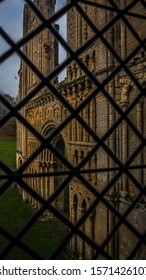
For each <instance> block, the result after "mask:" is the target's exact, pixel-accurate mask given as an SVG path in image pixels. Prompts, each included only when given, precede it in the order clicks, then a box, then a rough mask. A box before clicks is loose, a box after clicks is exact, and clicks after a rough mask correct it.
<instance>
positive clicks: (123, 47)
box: [121, 0, 126, 60]
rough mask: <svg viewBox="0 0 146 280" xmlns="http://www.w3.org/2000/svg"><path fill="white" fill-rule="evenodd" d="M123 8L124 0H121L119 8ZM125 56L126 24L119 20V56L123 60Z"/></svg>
mask: <svg viewBox="0 0 146 280" xmlns="http://www.w3.org/2000/svg"><path fill="white" fill-rule="evenodd" d="M124 8H125V0H121V9H124ZM125 57H126V25H125V23H124V22H123V21H122V20H121V58H122V59H123V60H124V59H125Z"/></svg>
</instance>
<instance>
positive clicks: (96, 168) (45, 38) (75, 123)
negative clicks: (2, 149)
mask: <svg viewBox="0 0 146 280" xmlns="http://www.w3.org/2000/svg"><path fill="white" fill-rule="evenodd" d="M5 1H6V0H5ZM66 2H67V3H66ZM25 3H26V4H25V8H24V21H23V22H24V26H23V32H24V34H23V38H22V39H20V40H19V41H18V42H14V41H13V40H12V38H11V36H9V35H8V34H7V32H6V31H5V30H4V28H1V29H0V31H1V36H2V38H3V40H5V41H6V43H7V44H8V45H9V46H10V48H9V49H8V50H6V51H5V52H4V53H3V54H2V55H1V62H5V61H6V60H8V59H9V57H10V56H11V55H12V54H14V53H17V54H18V55H19V56H20V58H21V66H20V71H19V77H20V86H19V98H20V101H19V103H18V104H17V105H16V106H13V105H12V104H10V103H9V102H8V101H7V99H6V98H5V97H4V96H3V95H0V101H1V102H2V103H3V104H4V105H5V106H6V107H7V108H8V113H7V114H6V115H5V116H4V117H3V118H1V119H0V126H1V127H3V126H4V125H5V124H6V123H7V122H8V121H9V120H10V119H11V118H13V117H15V118H16V119H17V170H15V171H13V170H11V168H10V167H9V166H7V165H6V164H5V163H4V162H2V161H0V167H1V169H2V170H3V173H4V175H0V178H1V179H2V180H4V181H3V183H2V185H1V187H0V195H1V197H2V196H3V195H4V194H5V193H6V191H7V190H8V189H10V188H11V185H12V184H15V185H17V188H18V190H19V193H20V194H21V195H22V198H23V200H24V201H25V203H26V204H28V205H29V206H30V205H31V207H32V208H33V209H35V212H34V214H33V215H32V217H31V219H30V220H29V221H28V222H27V223H26V224H25V225H23V226H22V228H21V229H20V230H19V232H18V234H17V235H15V236H13V234H12V233H11V232H9V230H7V229H5V228H4V227H3V226H1V225H0V234H1V236H2V237H3V238H6V239H7V241H8V244H7V245H6V246H5V247H4V248H2V250H0V256H1V258H6V257H7V255H8V254H9V252H10V251H11V250H12V249H13V248H14V247H16V246H17V247H18V248H19V249H21V250H23V251H24V252H25V253H26V254H28V255H29V256H30V257H31V258H33V259H42V256H41V255H40V253H39V252H36V251H35V250H33V249H32V248H31V247H30V246H28V245H27V243H26V242H25V236H26V235H27V234H29V232H30V231H31V229H32V228H33V226H34V225H35V223H36V221H37V220H38V219H47V220H48V221H47V223H51V221H52V220H57V221H58V220H59V221H61V223H62V224H63V225H64V226H66V227H67V229H68V230H67V234H66V237H65V238H63V240H62V239H60V243H59V245H58V246H57V247H56V248H55V250H54V251H53V253H52V254H51V256H50V255H49V253H48V255H47V256H46V258H50V259H54V258H58V256H59V254H60V253H61V252H62V251H63V250H64V249H66V252H67V257H68V258H80V259H100V258H101V259H121V258H122V259H132V258H138V259H144V258H146V223H145V217H146V198H145V195H146V185H145V178H146V173H145V168H146V165H145V163H146V150H145V143H146V141H145V135H146V115H145V112H146V110H145V109H146V101H145V92H146V88H145V84H146V73H145V69H146V46H145V42H146V28H145V27H146V2H145V1H144V0H139V1H138V0H133V1H126V0H118V1H113V0H108V1H103V0H100V1H86V0H84V1H65V3H64V6H63V8H62V9H60V10H59V11H57V12H56V13H55V9H54V8H55V1H46V0H42V1H41V0H38V1H30V0H25ZM63 16H66V18H67V28H66V33H67V40H66V39H64V38H63V37H62V36H61V35H60V34H59V32H58V25H56V22H57V20H58V19H59V18H60V17H63ZM58 43H59V44H60V45H62V47H63V48H64V49H65V51H66V53H67V58H66V59H65V60H64V61H63V62H61V63H60V64H58ZM64 69H66V72H67V78H66V79H65V80H64V81H63V82H58V75H59V74H60V73H61V72H62V71H63V70H64ZM6 207H7V206H6Z"/></svg>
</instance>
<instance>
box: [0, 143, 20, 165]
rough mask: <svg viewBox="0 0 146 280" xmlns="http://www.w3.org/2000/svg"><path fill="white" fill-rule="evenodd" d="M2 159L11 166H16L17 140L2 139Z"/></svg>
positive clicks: (0, 145) (0, 155) (0, 151)
mask: <svg viewBox="0 0 146 280" xmlns="http://www.w3.org/2000/svg"><path fill="white" fill-rule="evenodd" d="M0 160H1V161H3V162H4V163H5V164H7V165H8V166H9V167H11V168H13V169H15V167H16V140H15V139H14V138H13V139H9V138H8V139H0Z"/></svg>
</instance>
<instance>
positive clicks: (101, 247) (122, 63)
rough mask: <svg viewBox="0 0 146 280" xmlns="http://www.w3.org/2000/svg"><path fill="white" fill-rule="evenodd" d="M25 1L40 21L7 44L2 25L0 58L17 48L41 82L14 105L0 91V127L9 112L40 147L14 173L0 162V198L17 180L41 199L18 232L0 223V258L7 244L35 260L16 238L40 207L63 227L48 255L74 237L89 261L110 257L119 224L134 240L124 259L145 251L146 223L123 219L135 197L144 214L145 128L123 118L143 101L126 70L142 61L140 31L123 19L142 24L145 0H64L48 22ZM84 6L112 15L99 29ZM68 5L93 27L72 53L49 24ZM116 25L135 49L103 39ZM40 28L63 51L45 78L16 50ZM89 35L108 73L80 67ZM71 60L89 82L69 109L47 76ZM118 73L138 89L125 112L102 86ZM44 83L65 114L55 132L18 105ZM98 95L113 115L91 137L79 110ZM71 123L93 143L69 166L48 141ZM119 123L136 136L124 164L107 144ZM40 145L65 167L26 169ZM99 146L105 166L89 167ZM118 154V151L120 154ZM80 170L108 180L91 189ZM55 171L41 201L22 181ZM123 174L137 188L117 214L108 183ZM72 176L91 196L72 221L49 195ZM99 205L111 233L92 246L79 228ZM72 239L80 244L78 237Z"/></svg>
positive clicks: (66, 10) (141, 85)
mask: <svg viewBox="0 0 146 280" xmlns="http://www.w3.org/2000/svg"><path fill="white" fill-rule="evenodd" d="M25 2H26V3H27V4H28V5H29V7H30V8H31V9H32V10H33V12H34V13H35V14H36V15H37V18H38V19H39V20H40V24H39V26H38V27H36V28H35V29H34V30H33V31H31V32H30V33H28V34H26V35H25V36H24V37H23V38H22V39H21V40H20V41H18V42H14V41H13V40H12V39H11V38H10V36H9V35H8V34H7V33H6V32H5V30H4V29H3V28H1V35H2V37H3V39H4V40H5V41H6V42H7V43H8V44H9V45H10V49H9V50H7V51H6V52H5V53H3V54H2V56H1V62H4V61H5V60H7V59H8V58H9V57H10V56H11V55H12V54H13V53H15V52H16V53H17V54H18V55H19V56H20V58H21V59H22V61H23V62H24V63H25V64H26V65H28V67H29V68H30V69H31V70H32V71H33V72H34V73H35V75H36V76H37V77H38V79H39V81H40V82H39V83H38V84H37V85H36V86H35V87H34V88H33V89H32V90H31V91H30V92H29V94H27V95H26V96H24V97H23V98H22V99H21V101H20V102H19V104H17V105H16V106H15V107H13V106H12V105H11V104H10V103H9V102H8V101H7V100H6V99H5V98H4V97H3V96H0V100H1V101H2V102H3V104H4V105H5V106H6V107H7V108H8V109H9V113H7V115H5V116H4V117H3V118H2V119H1V120H0V126H1V127H2V126H3V125H4V124H5V123H6V122H7V121H8V120H9V119H10V118H12V117H15V118H16V119H17V120H18V121H19V122H20V123H21V124H23V126H25V127H26V128H27V130H28V131H29V132H30V133H32V135H33V136H34V137H35V138H36V139H37V140H38V141H39V143H40V144H39V147H38V148H37V149H36V150H35V151H34V152H33V153H32V154H31V155H30V156H29V157H27V158H26V160H25V162H24V163H23V164H22V165H21V166H19V167H18V169H17V171H15V172H13V171H12V170H11V169H10V168H9V167H8V166H6V165H5V164H4V162H1V161H0V167H1V169H2V170H3V171H4V172H5V173H6V174H7V175H1V179H3V180H4V179H5V180H6V181H5V182H4V183H3V184H2V186H1V188H0V195H2V194H3V193H4V192H5V191H6V190H7V189H8V188H9V187H10V185H11V184H12V183H14V182H15V183H16V184H18V185H19V187H21V189H22V190H24V191H25V192H26V193H27V194H29V195H30V196H31V197H33V198H34V199H35V200H37V201H38V202H39V203H40V205H41V207H40V208H39V209H38V210H37V211H36V212H35V214H34V216H33V218H32V219H31V220H30V221H29V222H28V224H27V225H25V226H24V227H23V228H22V229H21V230H20V232H19V233H18V234H17V236H15V237H14V236H12V234H11V233H10V232H8V231H6V230H5V229H4V228H2V227H1V228H0V230H1V235H2V236H4V237H5V238H7V239H8V240H9V241H10V243H9V245H8V246H6V247H5V248H4V250H2V251H1V252H0V256H1V258H5V257H6V256H7V254H8V252H9V251H10V250H11V249H12V248H13V247H14V246H18V247H19V248H21V249H22V250H24V251H25V252H27V253H28V254H30V256H31V257H32V258H34V259H41V256H40V255H39V253H38V252H35V251H33V250H32V249H31V248H29V247H28V246H27V245H26V244H25V243H24V242H22V238H23V237H24V236H25V235H26V233H27V232H29V230H30V229H31V227H32V226H33V225H34V223H35V222H36V221H37V220H38V219H39V218H40V217H41V215H42V214H43V213H44V212H45V211H46V210H49V211H50V212H51V213H52V214H53V215H54V216H55V217H56V218H57V219H59V220H60V221H61V222H62V223H63V224H65V225H66V226H67V227H68V229H69V232H68V234H67V236H66V238H65V239H64V240H63V242H62V243H61V245H59V246H58V248H57V249H56V251H55V252H54V253H53V254H52V256H51V257H50V258H51V259H54V258H57V256H58V255H59V253H60V252H61V251H62V250H63V249H64V248H65V247H66V246H67V245H68V244H69V242H70V243H71V242H73V241H72V240H73V238H74V236H75V238H78V240H83V243H84V242H85V244H87V245H89V247H90V248H91V249H92V258H93V259H97V258H100V257H102V258H105V259H113V258H116V257H117V256H116V253H115V252H114V253H113V254H112V253H111V252H112V251H114V250H115V249H110V248H111V247H112V246H115V245H111V244H113V243H112V240H113V238H114V244H115V242H116V239H117V238H118V237H117V236H118V231H119V229H120V226H121V225H124V226H125V228H126V229H127V230H128V231H130V232H132V234H133V235H134V236H135V238H136V239H137V240H138V241H137V242H135V244H134V245H133V248H132V250H131V251H130V253H129V254H128V255H127V256H126V258H128V259H131V258H135V256H136V254H137V252H138V250H139V248H141V246H142V248H143V247H144V248H145V245H146V228H145V229H144V232H143V233H140V232H139V231H138V230H137V229H136V227H135V226H134V225H133V223H131V221H130V219H127V217H128V216H129V215H130V213H132V211H133V209H135V207H136V205H137V204H138V203H139V202H140V201H144V202H143V205H142V207H143V208H142V209H143V210H142V211H143V215H145V193H146V186H145V175H144V170H145V168H146V165H145V150H144V148H145V133H146V132H145V126H144V128H143V131H140V129H139V128H138V127H137V125H136V124H135V123H134V122H133V120H132V118H131V115H130V114H131V113H132V112H133V110H134V109H135V108H136V106H137V104H139V102H140V101H141V100H142V102H143V104H145V81H144V79H143V80H141V79H139V78H137V75H136V74H135V72H133V68H132V67H133V65H136V61H138V62H139V63H142V65H145V52H146V46H145V42H146V38H145V37H144V36H141V34H140V32H137V30H135V28H134V27H133V25H132V23H131V22H132V21H130V20H129V18H130V19H132V20H133V19H138V20H142V21H143V24H145V25H146V21H145V20H146V14H145V8H146V2H145V1H144V0H139V1H138V0H135V1H129V2H130V3H129V2H128V4H127V5H126V6H125V7H123V8H121V7H120V5H119V4H120V1H113V0H108V1H68V3H67V4H66V5H64V7H63V8H62V9H61V10H59V11H58V12H56V13H55V14H53V15H52V16H51V17H50V18H49V19H46V18H45V17H44V15H43V14H42V13H41V12H40V10H39V9H38V8H37V6H36V5H35V4H34V2H33V1H30V0H25ZM107 2H108V3H107ZM117 2H118V3H117ZM121 2H122V1H121ZM84 5H87V7H92V8H94V9H95V8H96V9H98V11H105V12H106V13H107V15H111V14H112V16H111V18H110V16H109V18H108V20H107V23H106V24H105V25H104V26H102V28H97V26H96V25H95V23H94V22H93V21H92V20H91V18H90V17H89V16H88V13H86V11H85V9H84V7H85V6H84ZM136 5H141V6H142V7H143V10H144V13H143V14H140V13H136V12H135V11H134V8H135V6H136ZM73 9H75V10H76V13H78V14H79V15H80V17H81V18H82V22H83V24H84V23H86V24H87V27H86V28H87V29H90V30H92V36H90V37H89V38H88V39H87V40H85V42H84V43H83V44H82V45H79V46H78V48H77V49H76V50H73V48H71V47H70V45H69V44H68V43H67V42H66V41H65V39H63V38H62V36H61V35H60V34H59V33H58V31H57V30H56V29H55V27H54V25H53V23H54V22H55V21H56V20H58V19H59V18H60V17H61V16H63V15H65V14H67V13H69V11H71V10H73ZM119 22H122V24H123V25H124V26H125V28H127V30H128V32H130V34H132V36H133V40H134V41H136V42H137V44H136V46H134V47H133V49H132V50H131V51H130V52H129V54H128V55H127V56H125V57H122V56H121V55H120V54H119V53H118V52H117V50H116V48H115V47H114V45H112V44H111V42H110V39H109V38H108V35H107V33H108V32H109V31H110V30H111V29H113V28H114V27H115V26H117V24H118V23H119ZM45 28H47V29H48V30H49V32H50V33H51V34H53V36H54V37H55V38H56V39H57V41H58V42H59V43H60V44H61V45H62V46H63V48H64V49H65V50H66V52H67V53H68V57H67V59H66V60H65V61H64V62H63V63H61V64H60V65H59V66H57V67H56V68H55V69H54V70H52V71H51V72H50V73H48V74H47V75H44V74H43V73H42V71H40V70H39V68H37V67H36V65H35V64H34V63H33V62H32V61H31V59H30V58H29V57H28V56H27V55H26V53H25V51H24V49H23V46H25V45H26V44H27V43H28V42H29V41H30V40H31V39H32V38H34V36H37V35H38V34H39V33H40V32H42V31H43V30H44V29H45ZM143 28H144V27H143ZM144 29H145V28H144ZM96 40H100V42H101V43H102V45H103V46H104V47H105V48H106V50H107V52H108V56H111V57H112V62H114V63H111V64H110V67H109V69H108V70H107V69H106V73H107V75H106V77H104V78H103V79H100V78H99V75H98V68H96V69H94V70H95V71H91V69H90V67H88V64H85V63H84V62H83V60H82V55H83V54H84V53H85V52H87V50H88V49H89V48H90V46H92V45H93V44H94V43H95V42H96ZM139 53H142V54H141V57H140V59H139V56H138V57H137V54H139ZM135 57H136V60H135V62H133V63H135V64H132V63H131V61H134V59H135ZM107 59H108V57H107ZM141 61H142V62H141ZM71 63H76V64H77V65H78V68H80V69H82V71H83V73H84V80H85V81H87V82H89V83H91V84H92V85H93V90H92V92H91V93H90V94H87V96H86V97H85V98H84V99H83V101H82V102H81V103H80V104H78V105H77V106H75V107H73V106H72V105H71V104H70V103H69V101H68V100H67V98H66V96H65V95H64V94H62V91H61V90H60V89H59V86H56V85H55V84H54V83H53V82H52V80H53V78H54V77H56V76H58V74H59V73H60V72H61V71H62V70H63V69H65V68H66V67H67V68H68V67H69V65H71ZM144 67H145V66H144ZM139 69H140V68H138V66H137V71H138V70H139ZM139 71H141V70H139ZM96 72H97V73H96ZM121 73H124V74H123V76H126V77H128V79H129V80H130V81H132V83H133V84H134V86H135V88H136V91H137V95H136V97H135V98H133V100H131V102H130V105H129V104H128V106H127V107H126V108H125V107H124V109H123V107H121V106H120V105H119V102H118V100H116V99H115V98H114V95H113V93H109V90H108V86H109V84H110V83H112V81H113V79H117V76H118V77H119V76H120V75H122V74H121ZM100 74H101V73H100ZM73 82H74V81H72V83H73ZM66 83H67V81H66ZM44 87H46V88H47V89H48V92H51V93H52V95H53V97H54V98H55V99H56V100H57V101H58V102H59V104H61V105H62V106H63V107H64V108H65V110H66V111H67V112H68V114H67V116H66V118H65V119H64V120H62V121H61V123H60V124H59V125H58V126H56V127H55V129H52V130H51V131H50V133H48V134H46V135H42V134H41V133H40V132H39V131H38V130H37V129H36V128H35V126H33V124H31V122H29V121H28V119H26V118H25V115H23V114H22V110H23V108H25V106H27V104H28V103H29V102H31V101H32V100H34V98H35V97H36V95H37V94H38V93H39V92H41V90H42V89H43V88H44ZM62 88H63V89H64V85H62ZM62 88H61V89H62ZM116 88H118V85H116ZM101 94H102V96H103V98H105V100H106V102H107V104H108V108H109V112H110V114H111V115H112V116H115V118H114V121H113V123H112V122H111V121H110V120H108V121H109V122H110V125H109V128H108V129H107V130H106V132H105V133H103V134H102V135H101V134H100V133H99V134H98V133H97V132H96V131H95V130H94V129H93V128H92V127H91V126H90V121H89V122H87V121H86V120H85V119H84V118H83V115H82V112H83V110H84V109H85V108H87V106H88V104H90V102H92V101H93V100H95V99H96V98H98V96H100V95H101ZM40 98H41V95H40ZM126 98H127V97H126ZM122 101H123V100H122ZM124 101H125V100H124ZM126 101H127V100H126ZM126 101H125V102H126ZM125 104H126V103H125ZM144 106H145V105H143V108H145V107H144ZM144 117H145V115H144V113H143V120H142V122H143V124H144V123H145V120H144ZM72 121H73V122H74V121H76V122H77V123H78V124H79V126H80V127H83V128H84V130H85V132H86V133H88V135H89V137H91V138H92V141H93V143H94V145H93V146H92V147H91V148H90V150H89V151H88V153H87V155H86V156H84V157H83V158H82V160H81V161H80V162H77V165H76V166H75V165H74V164H73V162H71V161H70V160H69V159H68V158H67V157H66V156H65V155H64V154H62V153H60V151H59V150H58V149H57V148H56V147H55V145H54V144H53V143H54V142H53V141H55V139H56V137H57V136H58V135H59V134H60V133H62V131H63V129H65V128H66V127H67V125H69V124H70V123H71V122H72ZM97 123H98V120H97ZM125 123H126V124H127V126H128V129H129V130H130V131H132V133H133V134H134V135H135V139H137V140H134V141H137V142H138V145H137V147H136V148H134V149H133V151H132V152H131V154H130V155H129V157H127V158H126V160H125V162H123V154H119V153H118V152H117V151H115V150H114V148H113V144H112V143H113V142H114V145H116V144H115V143H117V142H118V141H119V138H117V129H119V127H121V129H123V127H124V124H125ZM76 133H77V132H76ZM133 134H132V135H133ZM113 135H114V136H113ZM118 137H120V136H118ZM127 137H128V136H127ZM89 139H90V138H89ZM117 139H118V140H117ZM127 139H128V138H127ZM127 141H128V140H127ZM88 142H89V143H90V140H88ZM74 145H78V144H74ZM117 146H118V145H117ZM44 149H49V151H50V152H51V153H52V154H53V155H54V156H55V158H57V159H58V160H59V162H61V163H62V164H63V166H64V170H61V171H59V170H57V171H55V170H53V171H52V172H49V173H46V172H39V173H34V172H31V173H29V172H26V171H27V168H28V167H29V166H30V165H31V164H32V163H33V161H34V160H35V159H36V158H37V157H38V156H39V155H40V154H41V152H42V151H43V150H44ZM100 149H102V150H103V153H105V154H106V155H107V161H108V165H107V166H106V167H105V166H104V165H103V166H99V167H95V168H94V166H93V165H91V166H90V164H89V162H90V160H91V158H92V157H93V156H94V157H95V154H96V155H97V157H98V151H99V150H100ZM121 150H122V148H121ZM142 151H143V156H142V161H141V162H139V163H138V164H135V163H133V162H134V160H135V159H136V158H137V156H138V155H139V153H140V152H142ZM122 152H123V153H124V151H122ZM122 152H121V153H122ZM95 159H96V157H95ZM133 170H134V171H135V170H136V172H138V174H139V173H140V172H143V175H142V176H143V180H142V181H139V180H138V177H136V176H135V174H134V173H133ZM141 170H142V171H141ZM87 174H88V176H89V177H90V176H92V174H96V176H97V179H98V175H99V174H107V179H108V180H107V181H106V182H104V187H103V189H98V188H97V187H96V186H94V184H93V183H92V182H91V180H90V178H89V177H88V178H87V176H86V175H87ZM60 175H61V176H63V180H62V182H61V183H60V184H59V186H58V187H57V188H56V189H55V190H54V192H53V193H52V194H51V196H49V197H48V199H47V200H46V199H45V198H43V197H42V196H41V195H40V194H39V193H37V192H36V191H35V189H33V188H32V187H31V185H30V184H28V181H27V179H31V178H45V177H46V176H47V178H57V177H59V176H60ZM124 176H125V177H126V178H127V179H126V180H130V182H131V184H132V185H133V186H134V187H135V189H136V191H137V195H136V196H135V197H134V199H133V200H131V201H130V203H129V205H128V207H127V209H126V211H125V212H124V213H121V212H120V211H119V209H118V208H117V207H115V203H119V200H118V198H119V196H118V193H120V192H118V191H117V190H118V189H117V187H115V186H117V185H118V184H120V183H119V182H120V179H121V178H123V177H124ZM125 177H124V178H125ZM74 178H77V180H78V181H79V182H80V184H81V185H82V186H84V188H86V190H87V192H90V193H91V195H92V196H93V197H94V199H93V201H92V203H91V204H90V206H89V207H88V208H87V209H84V210H85V211H83V213H82V215H81V217H79V218H78V219H76V221H75V223H74V222H73V220H72V219H71V216H70V215H71V213H70V214H69V216H65V215H64V214H63V213H62V212H61V211H59V210H58V209H57V208H56V207H55V206H54V205H53V202H54V201H55V199H57V197H58V196H59V195H60V194H61V193H62V191H63V190H64V189H65V188H66V186H68V185H69V184H70V182H71V181H72V180H73V179H74ZM121 180H124V179H121ZM84 188H83V189H84ZM69 192H70V187H69ZM128 194H129V192H128V190H127V193H126V195H128ZM69 197H70V196H69ZM117 197H118V198H117ZM69 199H70V198H69ZM143 199H144V200H143ZM113 201H114V202H113ZM101 203H102V205H104V207H105V209H106V211H107V209H108V211H109V213H110V214H109V215H110V217H109V220H110V219H111V217H112V218H113V217H114V219H115V220H116V222H115V223H114V224H113V226H112V228H110V230H109V229H108V234H107V236H106V238H104V240H103V242H101V243H99V242H96V236H95V238H91V236H90V235H89V234H86V230H85V229H84V230H83V225H84V224H85V222H86V220H87V219H88V218H89V216H94V214H93V213H94V211H95V209H96V207H97V206H98V207H99V208H98V209H100V204H101ZM120 203H121V202H120ZM69 204H70V201H69ZM70 211H71V208H70ZM96 215H97V213H96ZM139 223H140V221H139ZM99 224H100V221H99ZM94 235H96V230H94ZM76 242H78V243H79V241H76ZM80 242H81V241H80ZM118 244H119V245H117V247H118V249H117V250H120V249H119V248H120V240H119V241H118ZM84 246H85V245H84ZM79 247H81V244H80V245H79ZM84 250H85V249H84ZM145 256H146V253H145ZM143 257H144V256H143Z"/></svg>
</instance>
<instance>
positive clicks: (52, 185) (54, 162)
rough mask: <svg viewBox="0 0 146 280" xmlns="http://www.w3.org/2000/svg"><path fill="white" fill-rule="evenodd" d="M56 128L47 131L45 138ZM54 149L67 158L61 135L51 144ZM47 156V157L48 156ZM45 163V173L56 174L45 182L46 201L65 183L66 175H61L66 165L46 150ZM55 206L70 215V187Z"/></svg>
mask: <svg viewBox="0 0 146 280" xmlns="http://www.w3.org/2000/svg"><path fill="white" fill-rule="evenodd" d="M54 130H55V128H51V129H48V130H46V132H45V136H46V137H48V136H49V135H50V134H51V133H52V132H53V131H54ZM51 144H52V145H53V147H54V148H55V149H56V150H57V151H58V152H59V153H60V154H61V155H63V156H64V157H65V155H66V150H65V142H64V140H63V137H62V135H61V134H59V135H57V136H56V137H55V139H54V140H53V141H52V142H51ZM46 155H47V156H46ZM43 161H44V166H45V172H46V173H48V174H49V173H52V172H53V173H56V175H54V176H48V178H46V180H45V194H46V197H45V198H46V199H48V198H49V197H50V195H52V194H53V193H54V192H55V191H56V189H58V188H59V186H60V185H61V184H62V183H63V180H64V178H65V176H64V175H62V174H61V173H62V172H63V171H65V165H64V164H63V162H62V161H61V160H60V159H59V158H58V157H57V156H56V155H55V154H53V153H52V152H51V151H50V150H49V149H47V152H46V149H45V151H44V155H43ZM53 205H54V206H55V207H56V208H57V209H58V210H59V211H60V212H63V213H65V214H67V215H68V213H69V191H68V186H66V185H65V186H64V190H63V191H62V192H61V193H60V194H59V195H58V196H57V198H56V199H55V200H54V202H53Z"/></svg>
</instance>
